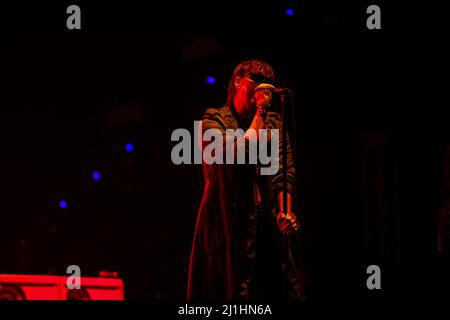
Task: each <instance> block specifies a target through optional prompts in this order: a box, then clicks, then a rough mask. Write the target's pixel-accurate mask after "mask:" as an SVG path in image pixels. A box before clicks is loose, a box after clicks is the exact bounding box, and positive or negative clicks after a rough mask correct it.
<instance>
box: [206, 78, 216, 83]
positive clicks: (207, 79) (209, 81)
mask: <svg viewBox="0 0 450 320" xmlns="http://www.w3.org/2000/svg"><path fill="white" fill-rule="evenodd" d="M206 82H208V84H214V83H215V82H216V78H214V77H211V76H209V77H207V78H206Z"/></svg>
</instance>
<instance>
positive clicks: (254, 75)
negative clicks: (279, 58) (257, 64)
mask: <svg viewBox="0 0 450 320" xmlns="http://www.w3.org/2000/svg"><path fill="white" fill-rule="evenodd" d="M248 77H249V79H250V80H252V81H254V82H256V83H268V84H272V85H273V84H274V83H275V81H274V80H273V79H270V78H266V77H265V76H263V75H262V74H258V73H253V72H249V73H248Z"/></svg>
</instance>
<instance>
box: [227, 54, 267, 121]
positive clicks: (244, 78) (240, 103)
mask: <svg viewBox="0 0 450 320" xmlns="http://www.w3.org/2000/svg"><path fill="white" fill-rule="evenodd" d="M274 78H275V75H274V72H273V69H272V67H271V66H270V65H269V64H268V63H267V62H265V61H262V60H247V61H244V62H242V63H240V64H239V65H238V66H237V67H236V68H235V69H234V72H233V75H232V76H231V80H230V84H229V85H228V97H227V104H228V105H229V106H232V107H234V109H235V110H236V112H237V113H238V114H239V115H240V116H242V117H246V118H248V119H251V118H252V117H253V116H254V114H255V112H256V103H255V98H254V90H255V88H256V87H257V86H258V85H259V84H261V83H271V82H273V80H274Z"/></svg>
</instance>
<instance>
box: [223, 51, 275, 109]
mask: <svg viewBox="0 0 450 320" xmlns="http://www.w3.org/2000/svg"><path fill="white" fill-rule="evenodd" d="M249 72H252V73H256V74H262V75H264V76H265V77H266V78H269V79H272V80H273V79H274V78H275V74H274V72H273V69H272V67H271V66H270V64H268V63H267V62H265V61H263V60H257V59H254V60H246V61H244V62H241V63H240V64H239V65H238V66H237V67H236V68H235V69H234V71H233V75H232V76H231V80H230V83H229V84H228V96H227V105H229V106H231V105H233V98H234V95H235V93H236V87H235V86H234V80H235V79H236V77H244V76H245V75H247V74H248V73H249Z"/></svg>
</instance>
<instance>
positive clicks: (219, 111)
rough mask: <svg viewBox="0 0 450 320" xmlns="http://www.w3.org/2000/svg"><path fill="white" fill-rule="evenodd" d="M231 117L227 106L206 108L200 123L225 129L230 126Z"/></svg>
mask: <svg viewBox="0 0 450 320" xmlns="http://www.w3.org/2000/svg"><path fill="white" fill-rule="evenodd" d="M232 118H233V117H232V116H231V113H230V110H229V108H228V107H227V106H224V107H221V108H208V109H206V111H205V113H204V114H203V116H202V123H203V125H204V126H206V127H216V128H222V129H225V128H229V127H230V121H232Z"/></svg>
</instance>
